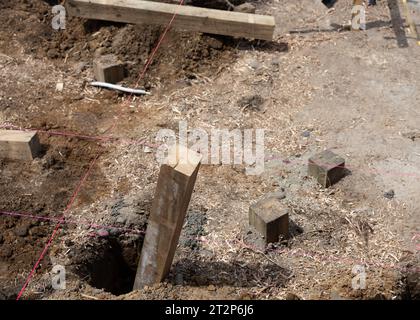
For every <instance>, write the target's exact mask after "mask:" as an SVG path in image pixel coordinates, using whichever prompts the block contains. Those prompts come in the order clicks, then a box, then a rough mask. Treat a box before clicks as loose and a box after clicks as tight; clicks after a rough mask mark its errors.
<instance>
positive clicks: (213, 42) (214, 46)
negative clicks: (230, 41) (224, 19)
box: [207, 38, 223, 50]
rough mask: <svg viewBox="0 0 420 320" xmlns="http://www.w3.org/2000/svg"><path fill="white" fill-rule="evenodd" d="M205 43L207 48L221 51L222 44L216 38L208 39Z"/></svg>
mask: <svg viewBox="0 0 420 320" xmlns="http://www.w3.org/2000/svg"><path fill="white" fill-rule="evenodd" d="M207 43H208V45H209V47H210V48H212V49H215V50H221V49H223V42H222V41H220V40H218V39H216V38H209V40H208V41H207Z"/></svg>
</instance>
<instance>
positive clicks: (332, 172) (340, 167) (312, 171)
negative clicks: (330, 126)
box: [308, 150, 346, 188]
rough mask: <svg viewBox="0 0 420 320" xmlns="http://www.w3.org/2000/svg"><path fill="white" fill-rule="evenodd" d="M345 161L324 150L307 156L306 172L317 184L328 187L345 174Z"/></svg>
mask: <svg viewBox="0 0 420 320" xmlns="http://www.w3.org/2000/svg"><path fill="white" fill-rule="evenodd" d="M345 172H346V171H345V161H344V159H343V158H341V157H340V156H338V155H336V154H335V153H333V152H331V151H330V150H325V151H323V152H321V153H318V154H316V155H315V156H313V157H311V158H309V162H308V174H309V175H310V176H312V177H315V178H316V179H317V180H318V182H319V184H320V185H321V186H323V187H324V188H328V187H329V186H331V185H333V184H334V183H336V182H338V181H339V180H340V179H341V178H342V177H344V176H345Z"/></svg>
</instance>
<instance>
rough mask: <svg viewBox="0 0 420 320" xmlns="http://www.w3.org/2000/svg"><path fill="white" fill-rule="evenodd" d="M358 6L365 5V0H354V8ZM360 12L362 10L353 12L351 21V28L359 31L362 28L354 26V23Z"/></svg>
mask: <svg viewBox="0 0 420 320" xmlns="http://www.w3.org/2000/svg"><path fill="white" fill-rule="evenodd" d="M356 6H364V4H363V0H353V8H354V7H356ZM358 14H360V12H353V13H352V16H351V22H350V23H351V26H350V28H351V30H352V31H359V30H360V28H354V25H353V22H354V19H355V18H356V17H357V15H358Z"/></svg>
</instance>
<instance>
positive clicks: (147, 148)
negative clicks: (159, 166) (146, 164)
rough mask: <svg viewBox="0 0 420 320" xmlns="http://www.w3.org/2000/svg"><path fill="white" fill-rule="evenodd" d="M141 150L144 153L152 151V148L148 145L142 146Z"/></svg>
mask: <svg viewBox="0 0 420 320" xmlns="http://www.w3.org/2000/svg"><path fill="white" fill-rule="evenodd" d="M143 152H144V153H152V152H153V149H152V148H150V147H148V146H145V147H144V148H143Z"/></svg>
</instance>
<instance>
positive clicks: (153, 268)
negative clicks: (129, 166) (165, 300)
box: [134, 146, 201, 290]
mask: <svg viewBox="0 0 420 320" xmlns="http://www.w3.org/2000/svg"><path fill="white" fill-rule="evenodd" d="M200 163H201V155H199V154H197V153H195V152H193V151H191V150H188V149H186V148H185V147H182V146H175V147H174V148H172V149H171V150H170V152H169V155H168V161H167V163H166V164H163V165H162V166H161V169H160V173H159V179H158V183H157V187H156V192H155V198H154V200H153V205H152V210H151V213H150V217H149V221H148V225H147V230H146V237H145V240H144V243H143V248H142V252H141V256H140V262H139V265H138V269H137V275H136V280H135V283H134V290H138V289H142V288H143V287H144V286H146V285H151V284H154V283H158V282H160V281H162V280H163V279H164V278H165V277H166V276H167V275H168V273H169V270H170V267H171V264H172V261H173V258H174V255H175V249H176V247H177V245H178V240H179V236H180V234H181V229H182V226H183V224H184V220H185V215H186V213H187V209H188V205H189V202H190V199H191V195H192V192H193V188H194V184H195V180H196V178H197V174H198V170H199V167H200Z"/></svg>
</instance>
